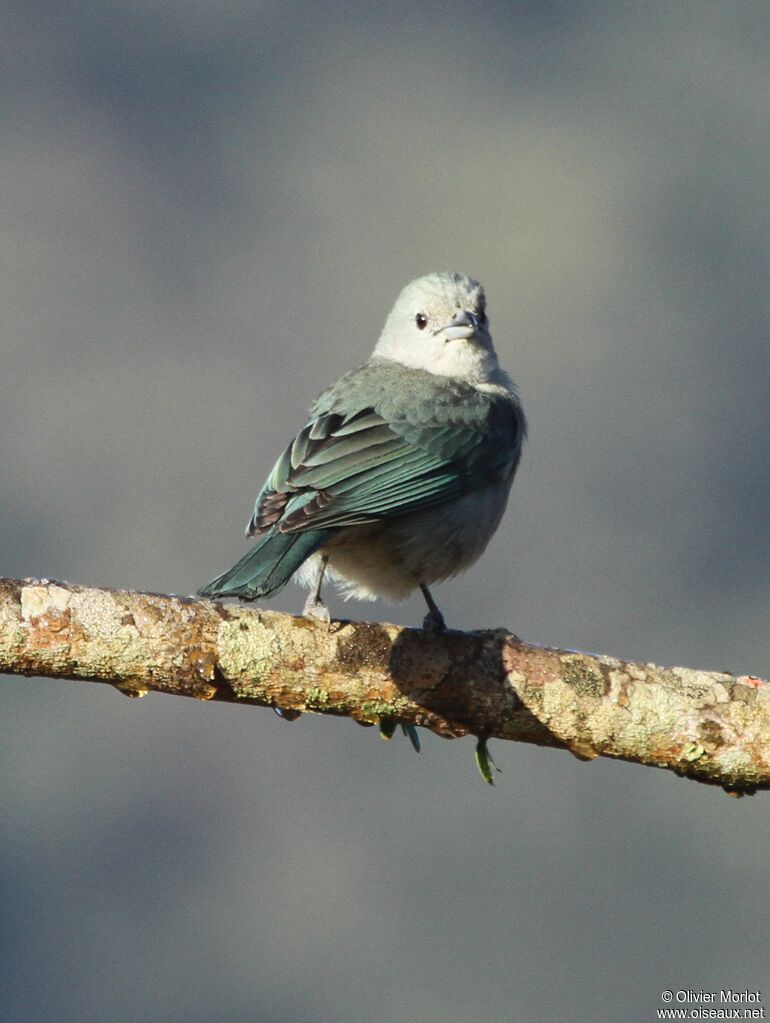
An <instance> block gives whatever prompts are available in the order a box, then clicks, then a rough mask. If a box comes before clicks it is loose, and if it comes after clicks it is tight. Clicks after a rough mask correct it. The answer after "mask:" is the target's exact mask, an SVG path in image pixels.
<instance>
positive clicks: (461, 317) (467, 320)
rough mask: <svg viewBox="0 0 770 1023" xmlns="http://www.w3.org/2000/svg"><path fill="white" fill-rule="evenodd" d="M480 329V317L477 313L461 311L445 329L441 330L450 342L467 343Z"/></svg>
mask: <svg viewBox="0 0 770 1023" xmlns="http://www.w3.org/2000/svg"><path fill="white" fill-rule="evenodd" d="M478 329H479V318H478V316H476V314H475V313H469V312H468V311H467V310H466V309H461V310H460V312H459V313H457V314H456V315H455V316H454V317H453V319H452V320H451V321H450V322H449V323H447V324H446V326H445V327H442V328H441V332H442V333H443V335H444V337H445V338H446V339H447V340H448V341H459V340H463V341H467V340H468V338H471V337H473V335H474V334H475V333H476V331H477V330H478Z"/></svg>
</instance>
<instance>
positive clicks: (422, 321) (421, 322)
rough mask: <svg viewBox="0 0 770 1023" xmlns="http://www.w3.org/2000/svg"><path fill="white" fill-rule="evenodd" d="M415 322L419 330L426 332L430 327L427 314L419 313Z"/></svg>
mask: <svg viewBox="0 0 770 1023" xmlns="http://www.w3.org/2000/svg"><path fill="white" fill-rule="evenodd" d="M414 322H415V323H416V324H417V329H418V330H425V328H426V327H427V326H428V317H427V316H426V315H425V313H418V314H417V315H416V316H415V318H414Z"/></svg>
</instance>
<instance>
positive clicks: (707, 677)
mask: <svg viewBox="0 0 770 1023" xmlns="http://www.w3.org/2000/svg"><path fill="white" fill-rule="evenodd" d="M0 672H7V673H10V674H17V675H44V676H48V677H51V678H68V679H84V680H88V681H95V682H108V683H110V684H112V685H115V686H117V688H118V689H120V690H121V691H122V692H123V693H125V694H126V695H128V696H143V695H145V693H147V692H149V691H155V692H160V693H172V694H176V695H179V696H193V697H196V698H197V699H200V700H226V701H228V702H231V703H250V704H259V705H263V706H274V707H282V708H285V709H286V710H288V711H310V712H312V713H321V714H338V715H344V716H347V717H352V718H354V719H355V720H356V721H358V722H359V723H361V724H376V723H379V722H381V721H383V720H385V722H386V723H388V722H391V723H392V722H394V721H400V722H404V723H406V724H413V725H419V726H421V727H423V728H429V729H431V731H433V732H436V733H437V734H438V735H442V736H447V737H449V738H454V737H457V736H461V735H466V734H468V733H472V734H474V735H477V736H482V737H495V738H498V739H513V740H518V741H520V742H531V743H536V744H537V745H540V746H552V747H557V748H566V749H569V750H571V751H572V752H573V753H575V754H576V755H577V756H579V757H581V758H584V759H592V758H594V757H597V756H606V757H616V758H620V759H623V760H629V761H633V762H635V763H639V764H647V765H649V766H655V767H663V768H668V769H669V770H672V771H674V772H676V773H677V774H680V775H686V776H687V777H690V778H694V779H696V780H698V781H701V782H706V783H709V784H714V785H721V786H723V787H724V788H726V789H727V790H728V791H729V792H732V793H735V794H743V793H751V792H754V791H756V790H757V789H765V788H770V685H768V684H767V683H766V682H763V681H761V680H760V679H758V678H755V677H754V676H743V677H742V678H735V677H734V676H733V675H730V674H728V673H725V672H707V671H696V670H694V669H690V668H659V667H657V666H655V665H653V664H634V663H631V662H629V661H620V660H618V659H617V658H614V657H605V656H596V655H593V654H584V653H576V652H574V651H566V650H551V649H547V648H545V647H538V646H531V645H528V644H526V643H522V642H521V641H520V640H519V639H517V638H516V637H515V636H513V635H511V634H510V633H508V632H506V631H504V630H498V631H493V632H475V633H459V632H449V633H446V634H444V635H426V634H424V633H422V632H420V631H416V630H413V629H405V628H402V627H399V626H396V625H386V624H373V625H370V624H365V623H361V622H334V623H332V625H331V626H330V627H328V626H325V625H322V624H318V623H315V622H311V621H309V620H308V619H305V618H295V617H292V616H290V615H285V614H278V613H276V612H272V611H261V610H254V609H251V608H244V607H241V606H237V605H224V604H219V603H214V602H212V601H208V600H195V599H192V598H189V597H174V596H164V595H160V594H149V593H135V592H129V591H123V590H106V589H91V588H86V587H81V586H71V585H69V584H68V583H54V582H51V581H49V580H31V579H28V580H24V581H19V580H10V579H6V580H0Z"/></svg>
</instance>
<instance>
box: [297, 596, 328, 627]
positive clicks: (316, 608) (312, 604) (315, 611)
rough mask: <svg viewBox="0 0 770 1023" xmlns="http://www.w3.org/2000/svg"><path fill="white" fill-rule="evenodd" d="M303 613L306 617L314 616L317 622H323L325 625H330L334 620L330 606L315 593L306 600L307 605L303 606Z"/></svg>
mask: <svg viewBox="0 0 770 1023" xmlns="http://www.w3.org/2000/svg"><path fill="white" fill-rule="evenodd" d="M302 614H303V615H304V616H305V618H313V619H314V620H315V621H317V622H323V623H324V624H325V625H329V624H330V623H331V620H332V616H331V615H330V614H329V608H328V607H327V606H326V604H324V602H323V601H322V600H320V599H319V598H318V597H316V595H315V594H314V593H311V594H310V596H309V597H308V598H307V600H306V601H305V606H304V607H303V608H302Z"/></svg>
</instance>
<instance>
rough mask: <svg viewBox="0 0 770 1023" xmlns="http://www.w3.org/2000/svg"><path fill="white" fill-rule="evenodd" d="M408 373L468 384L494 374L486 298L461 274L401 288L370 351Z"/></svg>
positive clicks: (432, 277) (431, 277)
mask: <svg viewBox="0 0 770 1023" xmlns="http://www.w3.org/2000/svg"><path fill="white" fill-rule="evenodd" d="M374 354H375V356H379V357H381V358H385V359H391V360H392V361H393V362H399V363H401V364H402V365H404V366H410V367H412V368H413V369H424V370H427V371H428V372H430V373H436V374H438V375H439V376H451V377H459V378H461V379H464V380H468V381H473V382H482V383H483V382H489V381H492V380H493V379H494V377H495V375H496V373H498V372H499V369H498V363H497V356H496V355H495V350H494V347H493V345H492V335H491V334H490V333H489V321H488V319H487V310H486V297H485V295H484V289H483V288H482V286H481V285H480V284H479V282H478V281H474V280H473V278H472V277H466V276H465V274H453V273H432V274H428V276H427V277H420V278H418V280H416V281H412V283H411V284H407V286H406V287H405V288H404V290H403V291H402V292H401V294H400V295H399V296H398V299H397V300H396V304H395V305H394V306H393V309H392V310H391V312H390V315H389V316H388V318H387V320H386V322H385V327H384V329H383V331H382V334H381V336H380V340H379V341H378V342H377V347H376V348H375V350H374Z"/></svg>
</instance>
